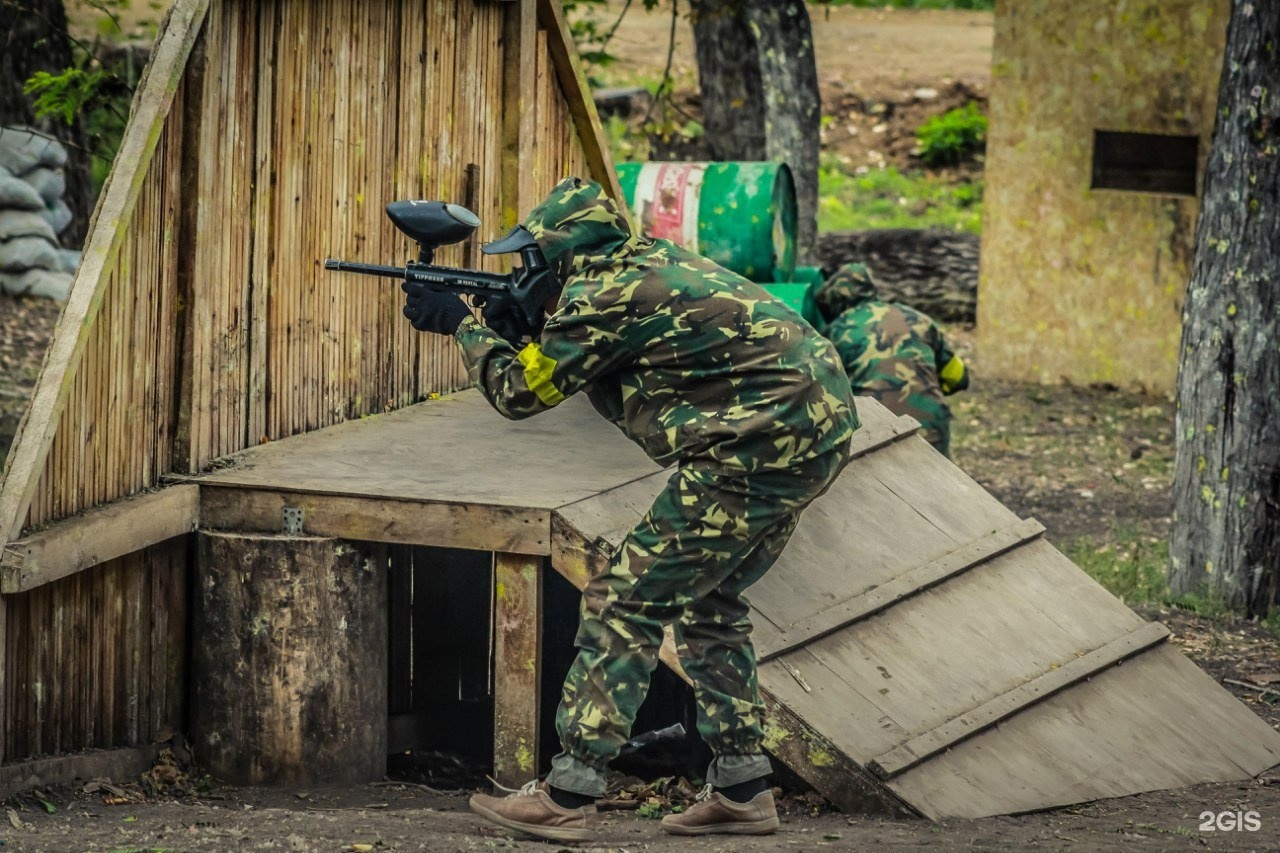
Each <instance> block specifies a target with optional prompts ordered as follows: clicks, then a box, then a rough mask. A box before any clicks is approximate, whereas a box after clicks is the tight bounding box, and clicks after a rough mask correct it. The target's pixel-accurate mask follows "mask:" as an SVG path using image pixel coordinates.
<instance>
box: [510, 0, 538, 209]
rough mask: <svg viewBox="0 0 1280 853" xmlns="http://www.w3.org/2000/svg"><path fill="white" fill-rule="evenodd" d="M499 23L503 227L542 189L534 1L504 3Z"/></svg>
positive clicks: (536, 24)
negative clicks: (537, 144) (536, 111)
mask: <svg viewBox="0 0 1280 853" xmlns="http://www.w3.org/2000/svg"><path fill="white" fill-rule="evenodd" d="M504 16H505V19H504V22H503V45H504V48H505V49H504V51H503V67H502V92H503V95H502V102H503V108H504V109H503V117H502V118H503V121H502V208H501V209H502V228H503V229H504V230H505V229H508V228H512V227H514V226H515V225H517V224H518V223H519V222H520V220H521V217H522V216H523V215H524V213H525V212H527V211H528V210H529V209H530V208H531V207H532V206H533V205H534V203H535V201H536V200H537V199H536V198H535V196H536V195H537V194H538V193H539V192H545V191H546V189H547V187H546V185H545V180H544V176H542V175H540V174H537V172H536V171H535V169H536V167H537V164H538V158H537V157H535V156H534V152H533V146H534V142H535V138H534V136H535V132H536V131H535V126H534V121H535V118H536V116H535V115H534V102H535V98H534V82H535V81H534V51H535V50H536V49H537V46H538V11H537V0H516V2H512V3H511V4H510V5H508V7H507V9H506V10H505V12H504Z"/></svg>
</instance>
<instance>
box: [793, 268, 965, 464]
mask: <svg viewBox="0 0 1280 853" xmlns="http://www.w3.org/2000/svg"><path fill="white" fill-rule="evenodd" d="M814 298H815V301H816V302H817V303H818V310H819V312H821V314H822V317H823V319H824V320H826V322H827V328H826V332H825V334H826V336H827V337H828V338H830V339H831V342H832V343H834V344H835V347H836V351H837V352H839V353H840V359H841V361H842V362H843V363H844V371H845V373H846V374H848V376H849V383H850V385H851V386H852V388H853V393H854V395H855V396H859V397H861V396H867V397H874V398H875V399H877V400H879V401H880V402H881V403H882V404H883V405H884V407H885V408H886V409H888V410H889V411H891V412H893V413H895V414H899V415H910V416H911V417H913V418H915V419H916V420H918V421H919V422H920V426H921V427H922V428H923V430H924V437H925V438H926V439H927V440H928V441H929V443H930V444H932V445H933V446H934V447H935V448H937V449H938V451H939V452H940V453H942V455H943V456H949V455H950V452H951V409H950V408H948V407H947V404H946V402H945V401H944V397H946V396H949V395H951V394H954V393H956V392H957V391H963V390H964V389H965V388H968V387H969V371H968V368H966V367H965V364H964V362H963V361H961V360H960V356H958V355H956V354H955V353H954V352H952V351H951V349H950V348H949V347H948V346H947V341H946V339H945V338H944V337H943V335H942V330H941V329H939V328H938V326H937V324H936V323H934V322H933V320H931V319H929V317H928V316H927V315H925V314H922V313H920V312H919V311H916V310H915V309H913V308H908V307H907V306H906V305H899V304H897V303H893V302H885V301H883V300H881V299H880V297H879V294H878V292H877V291H876V284H875V281H874V280H873V279H872V277H871V271H870V270H868V269H867V268H866V266H864V265H863V264H856V263H855V264H845V265H844V266H843V267H841V268H840V269H839V270H838V271H837V272H836V274H835V275H833V276H832V277H831V278H829V279H827V281H826V282H825V283H824V284H823V285H822V286H821V287H820V288H819V289H818V292H817V293H816V294H815V297H814Z"/></svg>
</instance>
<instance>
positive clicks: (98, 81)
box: [23, 0, 162, 190]
mask: <svg viewBox="0 0 1280 853" xmlns="http://www.w3.org/2000/svg"><path fill="white" fill-rule="evenodd" d="M81 5H82V6H87V7H89V8H91V9H92V10H93V11H94V13H95V14H97V15H98V16H100V17H99V18H98V20H97V22H96V24H95V26H94V28H95V29H96V30H97V31H98V33H99V34H100V36H101V40H95V41H94V43H93V44H85V43H84V42H80V41H77V40H75V39H74V38H73V39H72V60H73V62H74V65H73V66H72V67H70V68H65V69H63V70H62V71H59V72H57V73H50V72H46V71H37V72H36V73H35V74H33V75H32V76H31V77H30V78H28V79H27V80H26V81H25V82H24V84H23V91H24V92H25V93H26V94H27V95H29V96H31V98H32V106H33V107H34V109H35V113H36V115H37V116H38V117H40V118H50V117H51V118H55V119H57V120H59V121H62V122H64V123H66V124H67V125H73V124H77V123H79V124H80V126H81V128H82V129H83V130H84V133H85V139H86V142H87V143H88V145H87V147H88V149H89V153H90V155H91V158H92V159H91V164H90V166H91V169H92V177H93V182H94V188H95V190H101V188H102V185H103V183H104V182H105V181H106V178H107V174H108V173H109V172H110V171H111V164H112V162H114V160H115V156H116V151H117V150H118V149H119V147H120V139H121V138H122V137H123V136H124V128H125V124H126V123H127V121H128V115H129V103H130V101H131V100H132V99H133V89H134V87H135V86H136V85H137V78H138V72H139V71H140V68H138V67H137V64H136V63H135V62H134V61H133V60H131V59H129V58H128V55H127V54H126V55H125V56H126V58H125V59H124V60H123V61H121V62H119V63H118V64H115V65H110V66H108V65H104V63H103V61H102V59H101V58H100V56H101V55H102V53H101V51H100V47H101V46H102V43H103V42H105V41H111V40H124V39H127V38H128V37H129V35H128V34H126V33H125V31H124V29H123V28H122V27H121V25H120V19H119V17H117V13H118V12H120V11H122V10H126V9H128V8H129V7H130V0H81ZM148 5H149V6H150V8H152V9H160V8H162V4H161V3H159V2H156V0H152V2H150V3H149V4H148ZM142 26H143V27H144V30H145V31H147V32H151V33H153V34H154V31H155V25H154V24H153V23H150V22H144V24H143V25H142ZM133 35H135V36H136V35H137V29H136V28H135V30H134V33H133Z"/></svg>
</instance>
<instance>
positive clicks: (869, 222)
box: [818, 165, 983, 234]
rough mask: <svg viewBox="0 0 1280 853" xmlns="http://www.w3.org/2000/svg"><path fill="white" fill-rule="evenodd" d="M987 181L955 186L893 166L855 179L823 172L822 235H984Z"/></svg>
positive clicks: (833, 171) (841, 173)
mask: <svg viewBox="0 0 1280 853" xmlns="http://www.w3.org/2000/svg"><path fill="white" fill-rule="evenodd" d="M982 189H983V185H982V181H981V180H966V181H960V182H959V183H951V182H948V181H944V180H941V179H939V178H935V177H931V176H929V175H928V174H926V173H924V172H900V171H898V170H897V169H896V168H894V167H892V166H890V167H888V168H885V169H871V170H869V171H867V172H864V173H863V174H857V173H855V174H849V173H847V172H844V171H842V170H841V169H839V168H833V167H831V166H829V165H824V166H823V167H822V168H821V169H819V170H818V230H819V231H820V232H824V231H862V230H867V229H872V228H946V229H949V230H953V231H968V232H970V233H973V234H978V233H980V232H981V231H982Z"/></svg>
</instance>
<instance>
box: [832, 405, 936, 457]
mask: <svg viewBox="0 0 1280 853" xmlns="http://www.w3.org/2000/svg"><path fill="white" fill-rule="evenodd" d="M919 431H920V422H919V421H917V420H916V419H915V418H913V417H911V416H910V415H899V416H898V417H897V418H895V419H894V420H892V421H890V422H889V423H888V424H885V425H884V426H881V427H877V428H867V427H863V428H862V429H860V430H858V431H857V432H855V433H854V434H853V440H852V441H851V442H849V458H850V459H857V458H858V457H859V456H866V455H867V454H868V453H871V452H873V451H876V450H879V449H880V448H882V447H888V446H889V445H890V444H893V443H895V442H898V441H902V440H903V439H904V438H910V437H911V436H913V435H915V434H916V433H917V432H919Z"/></svg>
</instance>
